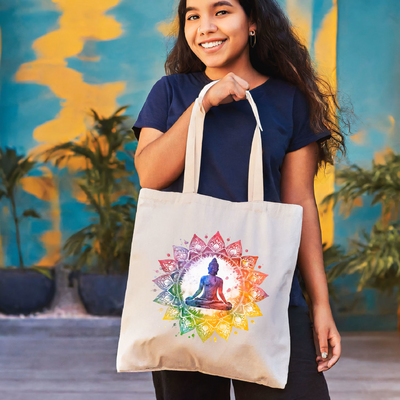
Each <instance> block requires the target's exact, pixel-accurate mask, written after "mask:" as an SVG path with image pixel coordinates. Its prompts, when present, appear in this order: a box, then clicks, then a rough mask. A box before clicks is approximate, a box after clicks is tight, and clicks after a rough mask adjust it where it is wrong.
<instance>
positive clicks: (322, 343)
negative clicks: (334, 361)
mask: <svg viewBox="0 0 400 400" xmlns="http://www.w3.org/2000/svg"><path fill="white" fill-rule="evenodd" d="M318 344H319V351H320V354H321V356H322V358H323V359H326V358H328V351H329V348H328V332H327V331H325V330H323V331H320V332H318Z"/></svg>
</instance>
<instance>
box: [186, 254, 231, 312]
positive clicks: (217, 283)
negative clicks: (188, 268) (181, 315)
mask: <svg viewBox="0 0 400 400" xmlns="http://www.w3.org/2000/svg"><path fill="white" fill-rule="evenodd" d="M218 269H219V265H218V261H217V259H216V258H215V257H214V258H213V259H212V260H211V262H210V264H209V265H208V275H204V276H202V277H201V279H200V285H199V288H198V289H197V292H196V293H195V294H194V295H193V296H189V297H186V300H185V303H186V304H187V305H188V306H192V307H200V308H212V309H215V310H224V311H229V310H231V309H232V303H229V302H228V301H226V299H225V296H224V293H223V283H224V281H223V280H222V279H221V278H220V277H218V276H217V273H218ZM202 291H203V294H202V295H201V296H200V297H197V296H198V295H199V294H200V293H201V292H202ZM217 293H218V295H219V297H220V298H221V299H222V301H221V300H220V299H219V298H218V296H217Z"/></svg>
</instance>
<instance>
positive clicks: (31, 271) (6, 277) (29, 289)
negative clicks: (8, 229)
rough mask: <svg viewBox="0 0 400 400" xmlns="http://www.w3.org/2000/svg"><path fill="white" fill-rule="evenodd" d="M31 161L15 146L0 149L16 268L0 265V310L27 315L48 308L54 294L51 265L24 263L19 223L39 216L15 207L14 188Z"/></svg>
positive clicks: (0, 179) (1, 190)
mask: <svg viewBox="0 0 400 400" xmlns="http://www.w3.org/2000/svg"><path fill="white" fill-rule="evenodd" d="M35 164H36V163H35V162H34V161H31V160H29V159H28V158H27V157H24V156H23V155H20V154H17V152H16V150H15V149H11V148H6V149H5V150H3V149H1V148H0V200H1V199H2V198H5V199H7V200H8V202H9V204H10V210H11V215H12V219H13V222H14V226H15V239H16V243H17V249H18V258H19V267H7V268H0V310H1V311H2V312H3V313H5V314H30V313H32V312H37V311H41V310H43V309H44V308H46V307H48V306H49V305H50V303H51V301H52V299H53V297H54V293H55V280H54V268H39V267H35V266H33V267H30V268H28V267H26V266H25V265H24V260H23V254H22V246H21V236H20V225H21V223H22V222H23V219H25V218H27V217H32V218H40V216H39V214H38V213H37V212H36V211H35V210H33V209H27V210H25V211H23V212H22V213H20V214H19V213H18V210H17V198H16V192H17V188H18V186H19V184H20V182H21V179H22V178H23V177H25V176H26V175H28V174H29V173H30V172H31V171H32V170H33V169H34V167H35Z"/></svg>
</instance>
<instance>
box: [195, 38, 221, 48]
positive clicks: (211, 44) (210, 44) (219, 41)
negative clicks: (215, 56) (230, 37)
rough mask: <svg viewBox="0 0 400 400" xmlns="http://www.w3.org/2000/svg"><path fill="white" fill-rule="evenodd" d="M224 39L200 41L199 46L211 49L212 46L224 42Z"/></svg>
mask: <svg viewBox="0 0 400 400" xmlns="http://www.w3.org/2000/svg"><path fill="white" fill-rule="evenodd" d="M225 41H226V39H224V40H216V41H215V42H206V43H201V44H200V46H201V47H203V49H212V48H214V47H217V46H219V45H221V44H222V43H224V42H225Z"/></svg>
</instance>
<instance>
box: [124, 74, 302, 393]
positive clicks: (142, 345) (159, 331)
mask: <svg viewBox="0 0 400 400" xmlns="http://www.w3.org/2000/svg"><path fill="white" fill-rule="evenodd" d="M216 82H217V81H214V82H211V83H210V84H208V85H206V86H205V87H204V88H203V90H202V91H201V92H200V94H199V97H198V98H197V99H196V101H195V104H194V107H193V112H192V115H191V120H190V125H189V132H188V138H187V146H186V158H185V172H184V187H183V193H175V192H164V191H160V190H153V189H146V188H143V189H141V191H140V194H139V199H138V208H137V216H136V223H135V228H134V236H133V241H132V250H131V259H130V266H129V275H128V283H127V289H126V294H125V303H124V309H123V313H122V321H121V330H120V338H119V343H118V354H117V371H118V372H140V371H159V370H164V369H166V370H183V371H200V372H203V373H207V374H211V375H218V376H222V377H227V378H232V379H238V380H243V381H249V382H255V383H258V384H262V385H266V386H271V387H275V388H284V387H285V385H286V381H287V373H288V364H289V355H290V338H289V321H288V304H289V294H290V289H291V283H292V278H293V273H294V269H295V266H296V261H297V254H298V249H299V245H300V236H301V224H302V215H303V209H302V207H301V206H299V205H293V204H281V203H275V202H267V201H263V193H264V189H263V166H262V143H261V132H260V130H262V127H261V124H260V120H259V116H258V112H257V107H256V105H255V103H254V101H253V98H252V97H251V94H250V92H249V91H247V92H246V98H247V100H248V101H249V102H250V105H251V107H252V110H253V113H254V116H255V119H256V128H255V132H254V138H253V142H252V148H251V154H250V168H249V183H248V200H249V201H248V202H230V201H226V200H221V199H217V198H213V197H209V196H204V195H201V194H198V193H197V189H198V184H199V175H200V157H201V146H202V136H203V125H204V118H205V114H204V110H203V109H202V107H201V106H200V105H201V104H202V99H203V97H204V95H205V93H206V92H207V90H208V89H209V88H210V87H211V86H212V85H213V84H215V83H216ZM232 184H234V182H233V183H232Z"/></svg>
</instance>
